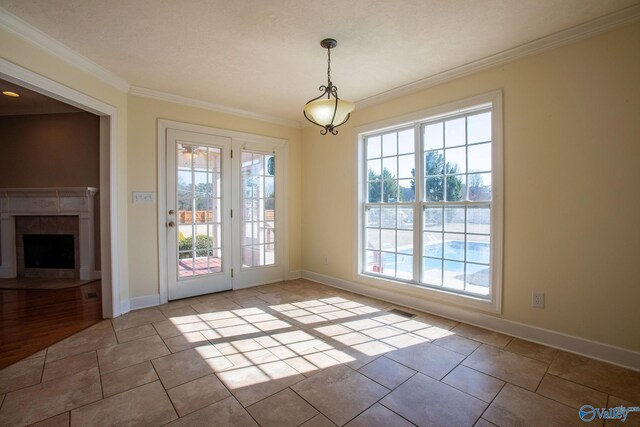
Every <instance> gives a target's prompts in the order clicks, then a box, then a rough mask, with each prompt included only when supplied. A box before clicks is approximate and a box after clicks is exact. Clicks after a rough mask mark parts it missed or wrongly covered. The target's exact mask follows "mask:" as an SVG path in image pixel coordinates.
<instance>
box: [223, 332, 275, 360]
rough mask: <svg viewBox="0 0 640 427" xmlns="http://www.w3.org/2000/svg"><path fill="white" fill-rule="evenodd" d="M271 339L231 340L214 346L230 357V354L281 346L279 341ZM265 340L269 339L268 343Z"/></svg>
mask: <svg viewBox="0 0 640 427" xmlns="http://www.w3.org/2000/svg"><path fill="white" fill-rule="evenodd" d="M269 338H270V337H266V336H264V337H258V338H248V339H242V340H229V341H224V342H220V343H216V344H214V346H215V347H216V349H218V351H219V352H220V353H221V354H223V355H225V356H228V355H230V354H238V353H246V352H248V351H255V350H262V349H263V348H268V347H273V345H279V343H278V342H277V341H273V340H270V339H269ZM265 339H267V341H265ZM264 344H267V345H264ZM271 344H273V345H271Z"/></svg>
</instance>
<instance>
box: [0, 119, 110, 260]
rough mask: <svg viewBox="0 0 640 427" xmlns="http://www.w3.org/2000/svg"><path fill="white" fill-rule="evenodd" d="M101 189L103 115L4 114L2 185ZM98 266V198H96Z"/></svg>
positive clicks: (0, 164)
mask: <svg viewBox="0 0 640 427" xmlns="http://www.w3.org/2000/svg"><path fill="white" fill-rule="evenodd" d="M39 187H96V188H100V118H99V117H98V116H96V115H94V114H91V113H64V114H34V115H21V116H0V188H39ZM94 200H95V205H94V211H95V224H94V231H95V233H94V234H95V235H94V239H95V242H96V269H97V270H99V269H100V205H99V203H100V197H99V194H96V196H95V197H94Z"/></svg>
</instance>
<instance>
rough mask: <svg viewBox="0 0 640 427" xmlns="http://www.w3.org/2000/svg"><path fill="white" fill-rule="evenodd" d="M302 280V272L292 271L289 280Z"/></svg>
mask: <svg viewBox="0 0 640 427" xmlns="http://www.w3.org/2000/svg"><path fill="white" fill-rule="evenodd" d="M295 279H302V270H291V271H289V275H288V276H287V280H295Z"/></svg>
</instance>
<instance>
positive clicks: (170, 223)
mask: <svg viewBox="0 0 640 427" xmlns="http://www.w3.org/2000/svg"><path fill="white" fill-rule="evenodd" d="M175 226H176V223H175V222H173V221H169V222H168V223H167V227H169V228H172V227H175Z"/></svg>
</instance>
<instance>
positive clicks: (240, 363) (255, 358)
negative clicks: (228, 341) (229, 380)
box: [225, 348, 280, 369]
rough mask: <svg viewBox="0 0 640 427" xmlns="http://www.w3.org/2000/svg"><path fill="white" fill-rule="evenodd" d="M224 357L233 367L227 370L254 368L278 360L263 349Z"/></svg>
mask: <svg viewBox="0 0 640 427" xmlns="http://www.w3.org/2000/svg"><path fill="white" fill-rule="evenodd" d="M225 357H226V358H227V360H228V361H229V362H231V364H232V365H233V366H232V367H231V368H229V369H237V368H242V367H245V366H255V365H260V364H263V363H268V362H276V361H278V360H280V359H278V358H277V357H276V356H275V355H274V354H273V353H271V352H270V351H269V350H267V349H265V348H263V349H261V350H254V351H247V352H244V353H236V354H230V355H228V356H225Z"/></svg>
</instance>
